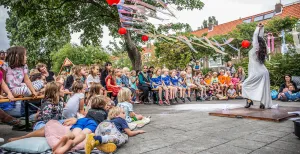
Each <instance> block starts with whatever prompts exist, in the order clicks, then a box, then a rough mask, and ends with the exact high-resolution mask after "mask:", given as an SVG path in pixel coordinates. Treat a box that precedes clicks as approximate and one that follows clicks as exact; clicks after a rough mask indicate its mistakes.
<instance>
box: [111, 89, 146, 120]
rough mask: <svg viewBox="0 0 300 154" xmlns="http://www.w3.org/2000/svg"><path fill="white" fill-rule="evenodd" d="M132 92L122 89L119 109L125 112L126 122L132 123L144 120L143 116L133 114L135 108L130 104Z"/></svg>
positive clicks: (119, 96)
mask: <svg viewBox="0 0 300 154" xmlns="http://www.w3.org/2000/svg"><path fill="white" fill-rule="evenodd" d="M130 100H131V91H130V90H129V89H128V88H122V89H121V90H120V91H119V93H118V102H119V103H118V105H117V106H118V107H120V108H122V109H123V110H124V111H125V120H126V122H128V123H130V122H133V121H137V120H142V119H143V116H142V115H140V114H136V113H135V112H133V106H132V104H131V103H130Z"/></svg>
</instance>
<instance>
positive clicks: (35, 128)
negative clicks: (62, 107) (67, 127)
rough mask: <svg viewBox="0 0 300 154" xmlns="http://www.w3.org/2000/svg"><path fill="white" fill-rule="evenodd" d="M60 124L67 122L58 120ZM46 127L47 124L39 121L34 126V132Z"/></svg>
mask: <svg viewBox="0 0 300 154" xmlns="http://www.w3.org/2000/svg"><path fill="white" fill-rule="evenodd" d="M58 122H59V123H61V124H63V123H64V122H65V120H58ZM45 125H46V123H45V122H44V121H38V122H36V123H35V124H34V126H33V131H35V130H39V129H41V128H43V127H45Z"/></svg>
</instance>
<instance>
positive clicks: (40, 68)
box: [36, 63, 55, 82]
mask: <svg viewBox="0 0 300 154" xmlns="http://www.w3.org/2000/svg"><path fill="white" fill-rule="evenodd" d="M36 69H37V70H38V71H39V72H41V73H42V75H43V76H44V77H45V78H46V81H47V82H52V81H54V80H55V74H54V73H53V72H52V71H48V69H47V65H46V64H44V63H38V64H37V65H36Z"/></svg>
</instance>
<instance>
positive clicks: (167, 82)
mask: <svg viewBox="0 0 300 154" xmlns="http://www.w3.org/2000/svg"><path fill="white" fill-rule="evenodd" d="M161 80H162V81H164V83H165V85H166V86H170V85H171V77H170V76H169V75H167V76H165V75H162V76H161Z"/></svg>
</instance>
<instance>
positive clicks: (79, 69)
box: [65, 65, 87, 90]
mask: <svg viewBox="0 0 300 154" xmlns="http://www.w3.org/2000/svg"><path fill="white" fill-rule="evenodd" d="M86 76H87V73H86V67H85V66H83V65H78V66H75V67H74V68H73V71H72V74H71V75H69V76H68V77H67V80H66V84H65V89H69V90H70V89H71V87H72V85H73V83H74V81H77V80H78V81H80V82H82V83H83V84H85V80H86Z"/></svg>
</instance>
